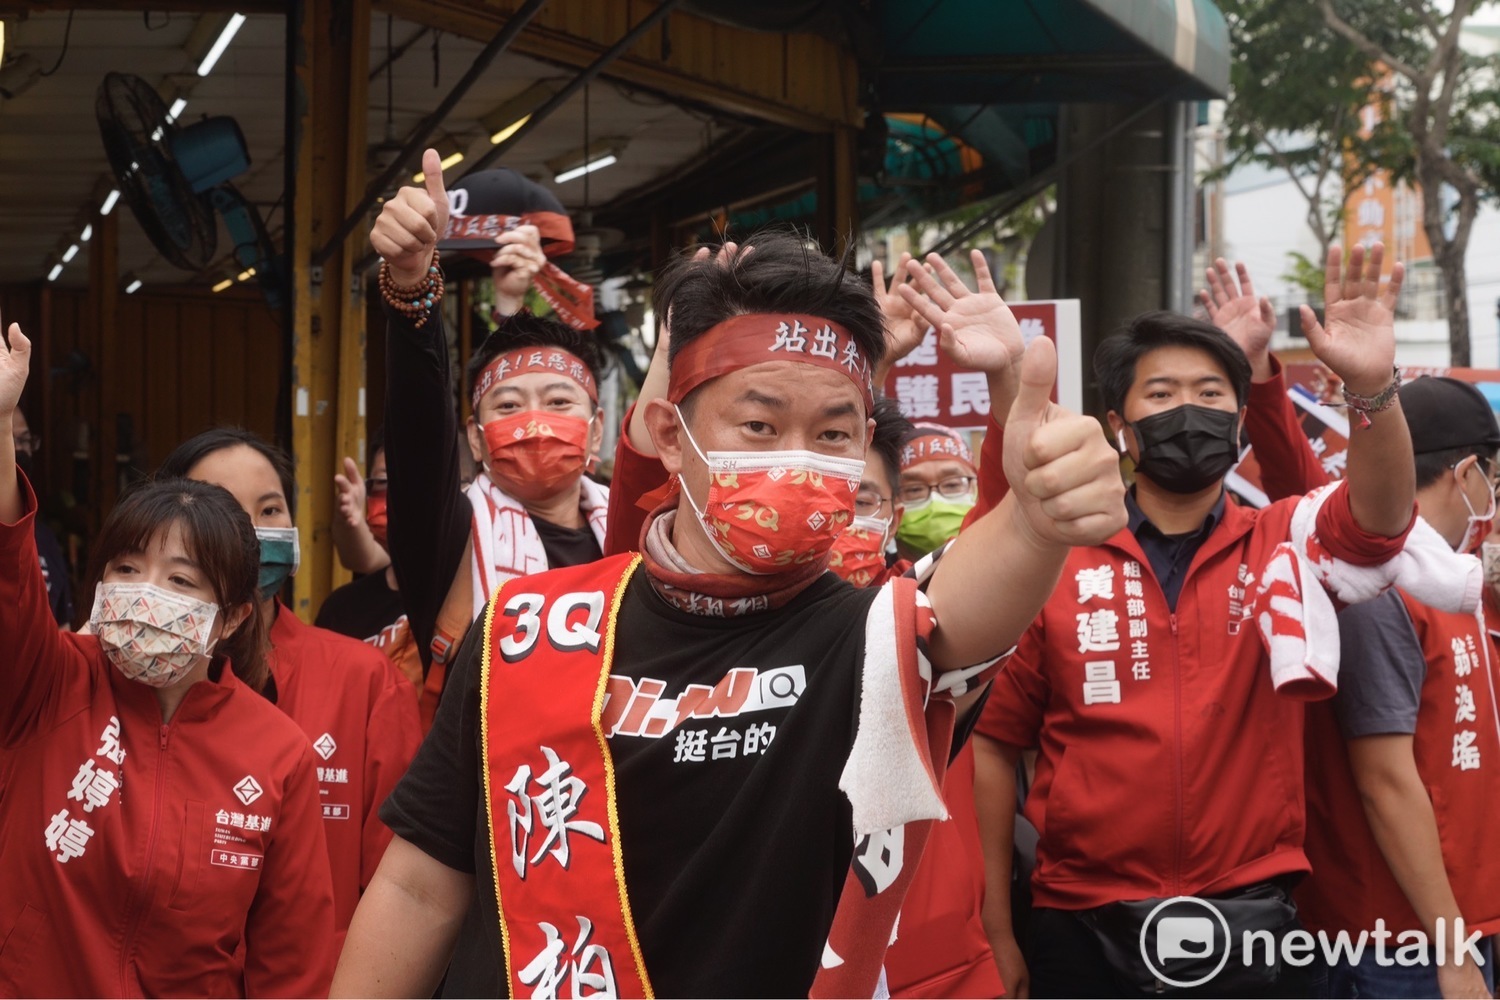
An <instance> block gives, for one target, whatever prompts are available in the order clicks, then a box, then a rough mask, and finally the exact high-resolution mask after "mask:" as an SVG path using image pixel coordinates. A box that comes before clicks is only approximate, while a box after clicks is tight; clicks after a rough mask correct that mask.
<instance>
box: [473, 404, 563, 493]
mask: <svg viewBox="0 0 1500 1000" xmlns="http://www.w3.org/2000/svg"><path fill="white" fill-rule="evenodd" d="M588 442H589V422H588V421H587V420H585V419H584V418H583V417H574V416H570V415H569V414H566V413H543V412H542V411H541V410H527V411H526V412H524V413H516V414H512V415H510V416H506V417H500V418H499V419H497V420H491V421H490V422H489V423H487V424H485V425H484V443H485V446H486V447H488V448H489V452H490V466H489V474H490V478H491V479H493V480H495V483H496V485H497V486H499V487H500V488H501V489H503V490H505V492H507V493H509V494H510V495H511V496H513V497H515V498H516V499H517V500H522V501H526V500H532V501H536V500H545V499H546V498H547V497H550V496H554V495H556V493H557V491H558V490H559V489H560V488H561V487H562V485H563V484H564V483H566V482H567V481H568V480H569V479H577V478H578V477H579V476H581V475H583V469H584V466H585V465H587V464H588Z"/></svg>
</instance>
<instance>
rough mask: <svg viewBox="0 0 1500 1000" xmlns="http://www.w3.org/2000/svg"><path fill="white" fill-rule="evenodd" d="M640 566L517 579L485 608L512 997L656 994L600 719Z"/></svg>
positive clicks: (496, 844) (502, 906) (491, 763)
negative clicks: (630, 587) (618, 623)
mask: <svg viewBox="0 0 1500 1000" xmlns="http://www.w3.org/2000/svg"><path fill="white" fill-rule="evenodd" d="M639 565H640V556H637V555H627V556H615V557H612V558H609V559H604V560H601V561H599V562H595V563H589V564H586V565H583V566H574V567H568V568H565V569H559V570H554V571H552V572H549V573H545V574H542V575H540V576H533V577H529V578H525V577H523V578H517V579H514V580H508V581H506V583H505V584H504V585H502V586H501V587H500V588H499V589H497V590H496V592H495V595H494V597H493V598H492V599H491V600H490V603H489V606H488V607H487V608H486V609H485V617H484V628H485V643H484V652H483V658H482V661H481V670H482V674H481V680H480V725H481V729H480V740H481V750H482V753H483V760H484V789H485V806H486V809H487V812H488V821H489V830H490V861H491V863H492V864H493V867H494V872H495V898H496V903H497V908H498V911H499V914H500V940H501V945H502V947H503V949H504V953H505V968H506V972H507V973H508V975H509V993H510V995H511V996H532V995H546V996H584V995H595V994H604V993H608V994H609V995H612V996H620V997H650V996H653V995H654V994H653V993H652V989H651V980H650V978H649V977H648V976H647V974H646V965H645V960H644V958H643V957H642V954H641V945H640V940H639V938H638V937H637V935H636V929H635V922H634V919H633V918H632V916H631V912H630V900H629V896H628V893H627V890H626V886H625V866H624V861H623V859H622V857H621V852H620V824H619V817H618V815H617V813H616V808H615V771H614V763H613V759H612V758H611V756H610V752H609V744H608V742H607V741H606V739H605V735H604V729H603V727H602V726H601V725H600V718H601V715H602V710H603V707H604V696H605V691H606V689H607V686H608V682H609V674H610V666H611V664H612V662H613V660H614V637H615V629H614V626H615V620H616V617H617V616H618V614H619V610H620V602H621V600H622V598H623V597H624V594H625V587H626V584H628V583H629V581H630V577H631V576H632V575H633V574H634V572H635V570H636V568H637V567H638V566H639ZM492 692H499V693H501V694H502V696H501V697H497V698H492V697H491V693H492ZM584 719H587V720H589V725H588V726H584V725H581V722H582V721H583V720H584Z"/></svg>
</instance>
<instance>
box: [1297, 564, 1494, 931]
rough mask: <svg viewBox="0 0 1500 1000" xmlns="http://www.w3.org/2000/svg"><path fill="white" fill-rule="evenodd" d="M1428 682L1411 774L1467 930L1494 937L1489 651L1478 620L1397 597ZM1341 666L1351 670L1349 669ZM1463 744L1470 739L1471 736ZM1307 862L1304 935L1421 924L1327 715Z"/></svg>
mask: <svg viewBox="0 0 1500 1000" xmlns="http://www.w3.org/2000/svg"><path fill="white" fill-rule="evenodd" d="M1401 599H1402V600H1403V601H1404V602H1405V604H1406V610H1407V612H1408V613H1409V614H1410V615H1411V620H1412V623H1413V624H1414V625H1415V627H1416V632H1417V637H1418V639H1419V640H1420V641H1421V644H1422V653H1423V655H1424V657H1425V659H1426V661H1427V676H1426V678H1425V679H1424V680H1423V682H1422V694H1421V704H1420V707H1419V708H1418V710H1417V731H1416V733H1415V734H1414V738H1413V741H1412V749H1413V752H1414V754H1415V756H1416V762H1417V772H1418V773H1419V774H1420V775H1421V776H1422V782H1423V784H1424V785H1426V787H1427V794H1428V796H1429V797H1430V798H1431V800H1432V808H1433V812H1434V813H1435V814H1436V818H1437V827H1438V836H1439V838H1440V841H1441V844H1442V850H1443V863H1444V866H1445V867H1446V868H1447V870H1448V881H1449V883H1450V884H1451V885H1452V887H1453V894H1454V896H1455V898H1456V899H1457V900H1458V908H1459V912H1460V913H1461V914H1462V915H1463V917H1464V921H1465V923H1467V924H1468V926H1469V928H1470V929H1471V930H1477V931H1481V932H1483V933H1485V934H1493V933H1495V932H1496V931H1500V855H1497V854H1496V853H1495V850H1494V844H1493V832H1494V830H1495V829H1496V828H1497V827H1500V717H1497V714H1496V691H1495V684H1496V677H1495V673H1496V667H1497V657H1496V650H1495V649H1494V648H1492V646H1491V639H1490V636H1489V634H1488V633H1487V632H1486V629H1485V625H1484V618H1483V616H1482V612H1481V613H1479V614H1474V615H1466V614H1461V613H1452V612H1444V611H1435V610H1433V609H1432V608H1429V607H1427V606H1426V605H1423V604H1418V603H1417V602H1416V601H1414V600H1412V599H1411V598H1410V597H1408V596H1407V595H1406V594H1405V593H1402V594H1401ZM1358 667H1359V665H1358V664H1349V665H1348V669H1350V670H1355V669H1358ZM1469 734H1472V737H1471V736H1470V735H1469ZM1307 742H1308V754H1307V760H1308V830H1307V845H1306V849H1307V854H1308V857H1309V859H1310V860H1311V861H1312V867H1313V873H1312V875H1311V876H1310V877H1309V878H1308V879H1307V881H1306V882H1305V883H1303V885H1302V886H1301V887H1300V888H1299V890H1298V904H1299V906H1300V908H1301V910H1302V913H1303V916H1304V918H1305V919H1306V922H1307V924H1308V926H1309V927H1311V928H1313V929H1314V930H1327V931H1330V932H1337V931H1339V930H1348V931H1349V932H1350V933H1351V934H1357V933H1358V932H1359V931H1361V930H1368V931H1373V930H1375V920H1376V918H1383V919H1384V920H1385V925H1386V927H1387V928H1389V929H1390V930H1391V931H1392V932H1393V933H1398V932H1400V931H1402V930H1417V929H1420V928H1421V926H1422V925H1421V922H1420V921H1419V920H1418V919H1417V914H1416V912H1415V911H1414V910H1413V909H1412V907H1411V904H1410V903H1409V902H1408V901H1407V899H1406V894H1405V893H1403V892H1402V891H1401V887H1400V885H1398V884H1397V882H1396V878H1395V876H1394V875H1392V874H1391V870H1390V867H1389V866H1388V865H1387V864H1386V862H1385V857H1384V855H1382V854H1381V852H1380V847H1379V845H1378V844H1377V843H1376V842H1375V836H1374V834H1373V833H1371V831H1370V824H1369V822H1368V820H1367V819H1366V817H1365V810H1364V806H1363V804H1362V803H1361V801H1360V796H1359V791H1358V789H1357V788H1356V787H1355V785H1354V775H1353V772H1352V771H1351V769H1350V766H1349V754H1348V751H1347V749H1346V748H1345V745H1344V740H1343V737H1342V734H1341V733H1340V731H1339V727H1338V720H1337V719H1336V717H1335V716H1334V714H1333V711H1332V709H1331V708H1330V707H1329V706H1328V705H1320V706H1317V709H1316V710H1314V711H1309V713H1308V729H1307Z"/></svg>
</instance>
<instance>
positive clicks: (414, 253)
mask: <svg viewBox="0 0 1500 1000" xmlns="http://www.w3.org/2000/svg"><path fill="white" fill-rule="evenodd" d="M422 172H423V174H424V175H425V176H424V177H423V186H422V187H404V188H402V189H401V190H400V191H397V192H396V196H395V197H394V198H392V199H390V200H389V201H387V202H386V203H385V206H384V207H383V208H381V210H380V217H379V218H377V219H376V220H375V228H374V230H373V231H372V232H371V233H370V245H371V246H372V247H374V248H375V252H376V253H378V254H380V256H381V257H382V258H384V259H385V262H386V263H387V264H388V265H390V268H391V277H392V278H394V279H395V281H396V283H397V284H398V285H415V284H416V283H417V282H419V281H421V280H422V279H423V278H425V277H426V276H427V268H428V267H429V266H431V264H432V255H433V252H434V251H435V250H436V249H437V244H438V240H440V239H442V238H443V233H444V232H445V231H447V228H448V191H447V189H446V188H445V187H444V186H443V160H442V157H440V156H438V152H437V150H435V149H429V150H428V151H427V152H425V153H423V154H422Z"/></svg>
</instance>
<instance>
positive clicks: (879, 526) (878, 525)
mask: <svg viewBox="0 0 1500 1000" xmlns="http://www.w3.org/2000/svg"><path fill="white" fill-rule="evenodd" d="M893 520H895V518H890V517H865V516H863V515H860V514H855V515H854V522H853V527H856V528H859V529H861V530H863V531H868V532H870V533H871V534H872V535H879V536H880V539H881V550H882V551H884V549H885V543H886V542H888V541H890V538H889V537H888V536H889V534H890V530H891V522H892V521H893Z"/></svg>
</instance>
